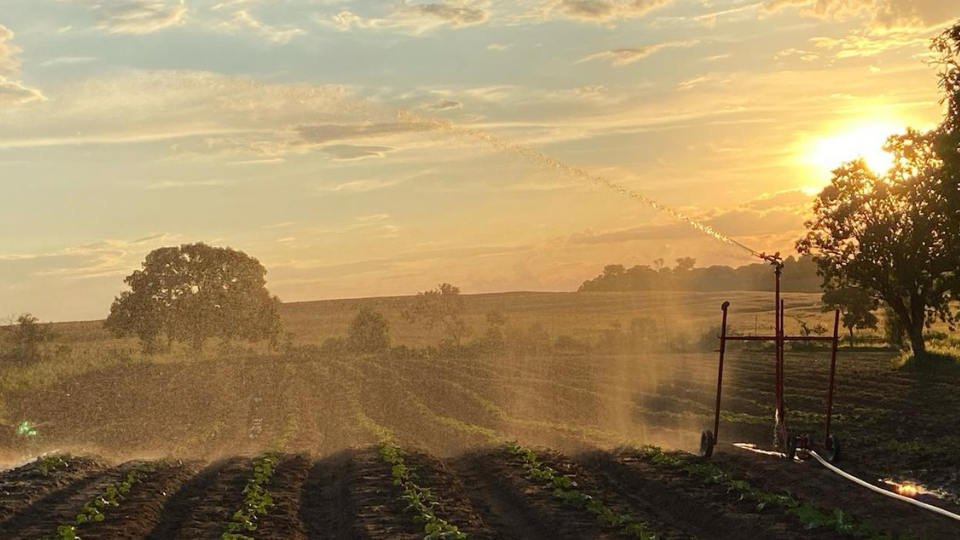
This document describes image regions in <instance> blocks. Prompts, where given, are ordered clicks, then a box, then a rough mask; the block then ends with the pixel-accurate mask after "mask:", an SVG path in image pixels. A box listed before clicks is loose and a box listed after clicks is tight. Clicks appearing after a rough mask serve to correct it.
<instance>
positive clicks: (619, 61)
mask: <svg viewBox="0 0 960 540" xmlns="http://www.w3.org/2000/svg"><path fill="white" fill-rule="evenodd" d="M698 43H700V42H699V41H697V40H688V41H665V42H663V43H654V44H652V45H645V46H643V47H632V48H624V49H610V50H607V51H600V52H597V53H593V54H590V55H587V56H584V57H583V58H581V59H580V60H578V61H577V63H578V64H580V63H583V62H589V61H591V60H598V59H604V60H610V62H611V63H613V65H615V66H625V65H627V64H632V63H634V62H636V61H638V60H642V59H644V58H646V57H648V56H650V55H651V54H654V53H656V52H658V51H662V50H664V49H672V48H677V47H693V46H694V45H696V44H698Z"/></svg>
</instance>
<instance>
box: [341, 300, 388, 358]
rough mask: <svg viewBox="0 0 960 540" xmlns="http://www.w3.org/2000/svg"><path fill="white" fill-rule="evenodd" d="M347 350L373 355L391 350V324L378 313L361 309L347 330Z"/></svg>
mask: <svg viewBox="0 0 960 540" xmlns="http://www.w3.org/2000/svg"><path fill="white" fill-rule="evenodd" d="M347 348H348V349H349V350H350V351H351V352H354V353H360V354H373V353H379V352H383V351H386V350H387V349H389V348H390V323H388V322H387V319H386V317H384V316H383V314H382V313H380V312H378V311H373V310H371V309H369V308H361V309H360V313H357V316H356V317H354V318H353V321H352V322H351V323H350V328H349V329H348V330H347Z"/></svg>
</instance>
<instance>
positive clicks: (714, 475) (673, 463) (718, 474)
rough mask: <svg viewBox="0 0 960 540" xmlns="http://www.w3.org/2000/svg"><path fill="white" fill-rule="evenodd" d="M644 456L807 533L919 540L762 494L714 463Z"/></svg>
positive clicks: (647, 451) (656, 453) (651, 452)
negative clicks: (790, 519)
mask: <svg viewBox="0 0 960 540" xmlns="http://www.w3.org/2000/svg"><path fill="white" fill-rule="evenodd" d="M640 455H641V457H642V458H643V459H646V460H648V461H650V462H651V463H654V464H657V465H662V466H664V467H670V468H673V469H676V470H680V471H683V472H686V473H687V474H688V475H690V476H692V477H694V478H699V479H700V480H701V481H702V482H703V483H704V484H717V485H720V486H723V487H725V488H727V492H728V493H734V494H737V495H739V497H740V499H741V500H747V501H752V502H754V503H756V505H757V510H758V511H762V510H764V509H767V508H778V509H780V510H781V511H782V512H784V513H786V514H788V515H792V516H796V517H797V519H798V520H799V521H800V523H801V524H802V525H803V526H804V528H805V529H816V528H819V527H827V528H830V529H833V530H834V531H836V532H837V533H839V534H841V535H843V536H849V537H851V538H866V539H868V540H915V538H914V537H913V536H912V535H910V534H906V533H903V534H898V535H893V534H890V533H884V532H880V531H879V530H878V529H877V528H876V527H874V526H873V525H871V524H869V523H864V522H860V521H857V520H856V519H855V518H853V517H852V516H851V515H850V514H848V513H846V512H844V511H843V510H841V509H840V508H834V509H832V510H831V509H826V508H821V507H818V506H814V505H812V504H809V503H804V502H801V501H799V500H797V499H795V498H793V497H790V496H788V495H779V494H775V493H768V492H765V491H762V490H759V489H757V488H754V487H753V486H751V485H750V484H749V483H748V482H746V481H745V480H738V479H735V478H733V477H732V476H730V475H729V474H727V473H726V472H724V471H723V469H721V468H720V467H719V466H717V465H716V464H714V463H703V462H690V461H688V460H687V459H684V458H681V457H678V456H676V455H671V454H667V453H665V452H664V451H663V450H661V449H660V448H658V447H656V446H647V447H644V448H643V449H642V450H641V453H640Z"/></svg>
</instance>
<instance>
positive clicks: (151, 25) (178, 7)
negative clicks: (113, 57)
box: [74, 0, 187, 34]
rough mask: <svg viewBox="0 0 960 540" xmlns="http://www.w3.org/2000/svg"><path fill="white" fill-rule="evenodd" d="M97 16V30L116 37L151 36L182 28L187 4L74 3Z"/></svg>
mask: <svg viewBox="0 0 960 540" xmlns="http://www.w3.org/2000/svg"><path fill="white" fill-rule="evenodd" d="M74 1H76V2H79V3H83V4H86V5H87V6H88V7H89V8H90V9H91V10H92V11H93V12H94V13H96V14H97V17H98V19H99V22H98V24H97V28H100V29H102V30H106V31H108V32H110V33H113V34H150V33H153V32H157V31H160V30H164V29H166V28H171V27H174V26H178V25H180V24H183V22H184V19H185V17H186V14H187V6H186V4H185V2H184V0H74Z"/></svg>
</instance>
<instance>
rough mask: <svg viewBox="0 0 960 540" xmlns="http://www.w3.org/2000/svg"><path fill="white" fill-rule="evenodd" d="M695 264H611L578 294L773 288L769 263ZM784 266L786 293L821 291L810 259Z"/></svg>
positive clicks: (790, 260) (793, 260)
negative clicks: (739, 264)
mask: <svg viewBox="0 0 960 540" xmlns="http://www.w3.org/2000/svg"><path fill="white" fill-rule="evenodd" d="M696 263H697V260H696V259H694V258H692V257H681V258H679V259H677V260H676V267H674V268H672V269H671V268H668V267H666V266H665V265H664V263H663V260H662V259H658V260H656V261H654V265H655V266H656V268H654V267H651V266H648V265H637V266H633V267H630V268H626V267H625V266H624V265H622V264H608V265H607V266H605V267H604V269H603V273H602V274H600V275H599V276H597V277H595V278H593V279H590V280H587V281H585V282H583V284H582V285H580V288H579V291H580V292H598V291H603V292H610V291H617V292H622V291H767V290H770V287H772V285H773V275H772V274H771V272H770V267H769V265H767V264H748V265H744V266H741V267H739V268H731V267H729V266H720V265H716V266H709V267H705V268H696ZM785 264H786V268H787V271H785V272H784V275H783V290H784V291H789V292H819V291H820V290H821V289H820V278H819V277H818V276H817V267H816V265H814V264H813V260H812V259H811V258H810V257H800V258H799V259H798V258H796V257H788V258H787V260H786V263H785Z"/></svg>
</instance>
